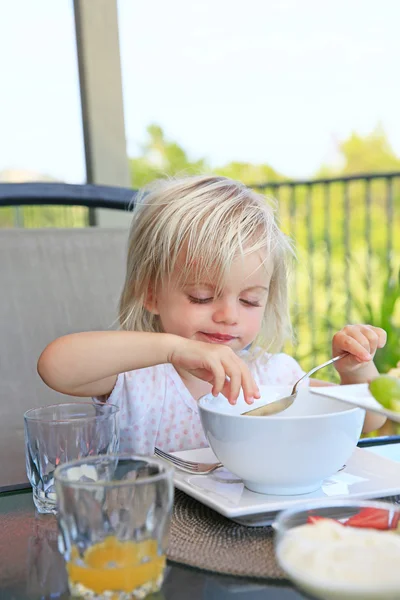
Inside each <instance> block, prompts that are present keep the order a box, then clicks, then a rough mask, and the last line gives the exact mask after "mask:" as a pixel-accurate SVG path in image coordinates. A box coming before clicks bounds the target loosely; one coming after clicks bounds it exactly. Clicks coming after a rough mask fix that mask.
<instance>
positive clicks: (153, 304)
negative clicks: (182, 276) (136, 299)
mask: <svg viewBox="0 0 400 600" xmlns="http://www.w3.org/2000/svg"><path fill="white" fill-rule="evenodd" d="M144 307H145V309H146V310H148V311H149V312H151V313H152V314H153V315H159V314H160V312H159V310H158V308H157V295H156V293H155V290H154V288H153V286H152V285H149V289H148V290H147V295H146V299H145V301H144Z"/></svg>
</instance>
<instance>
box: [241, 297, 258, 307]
mask: <svg viewBox="0 0 400 600" xmlns="http://www.w3.org/2000/svg"><path fill="white" fill-rule="evenodd" d="M241 303H242V304H244V305H245V306H255V307H260V306H261V304H260V303H259V302H250V300H244V299H243V298H242V299H241Z"/></svg>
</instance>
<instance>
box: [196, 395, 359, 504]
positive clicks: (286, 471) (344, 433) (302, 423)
mask: <svg viewBox="0 0 400 600" xmlns="http://www.w3.org/2000/svg"><path fill="white" fill-rule="evenodd" d="M260 392H261V399H260V400H257V402H255V403H254V404H253V405H252V406H251V407H250V406H249V405H248V404H246V403H245V401H244V399H243V397H242V396H240V397H239V399H238V401H237V404H236V405H235V406H231V405H230V404H229V403H228V401H227V399H226V398H225V397H224V396H222V395H219V396H218V397H217V398H214V397H213V396H212V395H211V394H208V395H207V396H203V397H202V398H200V400H199V413H200V418H201V422H202V424H203V428H204V432H205V434H206V436H207V439H208V441H209V444H210V446H211V448H212V450H213V451H214V453H215V455H216V456H217V457H218V459H219V460H220V461H221V462H222V463H223V464H224V466H225V467H226V468H227V469H229V471H231V472H232V473H234V474H235V475H237V476H238V477H240V478H241V479H243V482H244V484H245V486H246V487H247V488H248V489H249V490H252V491H254V492H259V493H261V494H274V495H294V494H307V493H309V492H312V491H315V490H317V489H319V487H320V486H321V484H322V481H323V480H324V479H326V478H328V477H330V476H331V475H333V474H334V473H336V472H337V471H338V470H339V469H340V468H341V467H342V466H343V465H344V464H345V462H346V461H347V459H348V458H349V457H350V455H351V454H352V452H353V450H354V448H355V447H356V445H357V442H358V440H359V437H360V434H361V430H362V425H363V421H364V416H365V411H364V410H362V409H360V408H352V407H350V406H348V405H345V404H344V403H343V402H340V401H339V400H335V399H334V398H327V397H324V396H318V395H315V394H311V393H310V392H309V391H308V389H307V387H305V388H303V389H300V390H299V393H298V396H297V398H296V400H295V402H294V404H293V405H292V406H291V407H290V408H288V409H287V410H285V411H284V412H282V413H280V414H277V415H272V416H269V417H250V416H242V415H241V413H242V412H244V411H245V410H249V409H250V408H253V407H254V408H255V407H256V406H260V405H261V404H266V403H267V402H269V401H272V400H274V399H278V398H282V397H284V396H287V395H289V394H290V392H291V387H290V386H289V387H288V386H261V388H260Z"/></svg>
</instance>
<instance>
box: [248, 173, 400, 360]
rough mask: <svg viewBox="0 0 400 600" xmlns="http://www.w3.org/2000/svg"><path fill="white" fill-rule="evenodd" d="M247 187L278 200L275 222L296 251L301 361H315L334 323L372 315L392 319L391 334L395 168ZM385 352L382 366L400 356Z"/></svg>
mask: <svg viewBox="0 0 400 600" xmlns="http://www.w3.org/2000/svg"><path fill="white" fill-rule="evenodd" d="M253 187H254V188H255V189H258V190H259V191H261V192H263V193H265V194H266V195H267V196H272V197H274V198H276V199H277V201H278V204H277V210H278V213H279V218H280V223H281V227H282V228H283V230H284V231H285V232H286V233H287V234H288V235H290V237H291V238H292V239H293V240H294V242H295V245H296V248H297V251H298V262H297V264H296V267H295V269H294V271H293V275H292V278H291V296H292V312H293V322H294V332H295V335H296V338H297V345H296V353H297V355H298V356H299V357H300V358H302V362H303V364H305V365H306V366H308V365H311V364H312V363H315V362H316V361H318V360H321V361H322V360H323V359H324V358H325V357H326V356H327V354H328V353H329V347H328V345H330V339H331V337H332V335H333V332H334V330H337V329H339V328H341V327H342V326H343V325H345V324H346V323H352V322H371V320H373V321H374V324H376V325H378V326H383V327H385V328H386V329H388V328H389V329H390V328H391V327H392V326H393V329H392V331H389V332H388V333H389V335H392V336H395V335H397V328H396V326H395V323H398V324H399V318H400V315H399V311H400V303H399V306H397V304H396V300H395V295H396V289H397V290H398V291H399V292H400V287H399V285H398V271H399V263H400V236H399V235H395V233H396V232H399V231H400V173H399V172H395V173H393V172H391V173H369V174H361V175H351V176H343V177H336V178H330V179H317V180H311V181H308V180H307V181H282V182H271V183H265V184H262V185H255V186H253ZM390 294H391V295H392V297H391V301H390V302H388V301H387V300H388V295H390ZM385 299H386V302H385ZM384 311H386V312H384ZM399 331H400V330H399ZM393 345H394V344H393ZM397 346H399V344H398V342H397ZM385 352H386V358H384V359H382V361H381V362H382V370H385V368H387V367H388V366H389V364H390V363H391V366H395V364H393V362H397V360H398V359H399V358H400V348H399V351H398V353H397V354H396V351H395V350H394V349H392V351H389V349H387V350H386V351H385Z"/></svg>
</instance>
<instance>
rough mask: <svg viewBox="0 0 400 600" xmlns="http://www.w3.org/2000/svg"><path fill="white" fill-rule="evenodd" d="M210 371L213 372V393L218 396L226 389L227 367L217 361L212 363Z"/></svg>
mask: <svg viewBox="0 0 400 600" xmlns="http://www.w3.org/2000/svg"><path fill="white" fill-rule="evenodd" d="M210 371H212V373H213V382H212V384H213V387H212V394H213V396H218V394H220V393H221V392H222V390H223V389H224V385H225V382H226V375H225V369H224V367H223V366H222V364H221V362H219V361H215V362H213V363H212V364H210Z"/></svg>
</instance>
